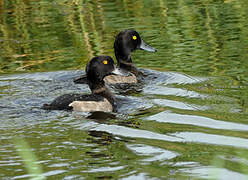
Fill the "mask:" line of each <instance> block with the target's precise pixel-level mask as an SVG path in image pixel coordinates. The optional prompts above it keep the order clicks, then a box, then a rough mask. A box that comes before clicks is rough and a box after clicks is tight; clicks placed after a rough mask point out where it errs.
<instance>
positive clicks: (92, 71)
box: [43, 56, 124, 112]
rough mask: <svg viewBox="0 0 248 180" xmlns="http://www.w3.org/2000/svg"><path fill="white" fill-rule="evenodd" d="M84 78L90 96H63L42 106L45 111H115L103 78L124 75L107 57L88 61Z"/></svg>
mask: <svg viewBox="0 0 248 180" xmlns="http://www.w3.org/2000/svg"><path fill="white" fill-rule="evenodd" d="M85 71H86V78H87V81H88V85H89V88H90V89H91V92H92V94H87V95H82V94H64V95H62V96H59V97H57V98H56V99H55V100H54V101H52V103H51V104H44V105H43V109H46V110H72V109H73V110H74V111H83V112H93V111H104V112H112V111H116V105H115V99H114V97H113V96H112V94H111V93H110V91H109V90H108V89H107V87H106V86H105V83H104V81H103V78H104V77H105V76H107V75H110V74H116V75H124V74H123V73H122V72H121V71H120V69H119V68H116V67H115V65H114V60H113V59H112V58H111V57H109V56H98V57H94V58H92V59H91V60H90V62H89V63H88V64H87V66H86V70H85Z"/></svg>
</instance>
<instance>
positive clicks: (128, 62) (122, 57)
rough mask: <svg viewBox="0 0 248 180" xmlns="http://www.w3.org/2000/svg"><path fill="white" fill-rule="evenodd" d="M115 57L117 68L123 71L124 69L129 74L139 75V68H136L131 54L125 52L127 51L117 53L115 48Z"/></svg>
mask: <svg viewBox="0 0 248 180" xmlns="http://www.w3.org/2000/svg"><path fill="white" fill-rule="evenodd" d="M115 57H116V60H117V66H118V67H120V68H121V69H124V70H126V71H128V72H131V73H133V74H135V75H137V74H138V70H137V68H136V67H135V66H134V64H133V61H132V58H131V52H125V51H120V50H119V51H117V49H116V48H115Z"/></svg>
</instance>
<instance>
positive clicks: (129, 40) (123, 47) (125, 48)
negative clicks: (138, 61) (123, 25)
mask: <svg viewBox="0 0 248 180" xmlns="http://www.w3.org/2000/svg"><path fill="white" fill-rule="evenodd" d="M114 49H115V56H116V59H117V61H118V65H120V64H121V63H122V62H123V63H132V60H131V52H132V51H134V50H136V49H142V50H146V51H150V52H156V51H157V50H156V49H155V48H153V47H151V46H149V45H147V44H146V43H145V42H144V41H143V40H142V39H141V37H140V35H139V33H138V32H136V31H134V30H124V31H121V32H120V33H119V34H118V35H117V36H116V38H115V43H114Z"/></svg>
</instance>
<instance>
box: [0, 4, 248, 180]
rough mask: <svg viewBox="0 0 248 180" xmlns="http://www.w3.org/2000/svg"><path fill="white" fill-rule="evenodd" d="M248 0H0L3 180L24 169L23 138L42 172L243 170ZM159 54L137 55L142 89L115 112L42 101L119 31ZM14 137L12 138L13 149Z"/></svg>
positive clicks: (138, 174)
mask: <svg viewBox="0 0 248 180" xmlns="http://www.w3.org/2000/svg"><path fill="white" fill-rule="evenodd" d="M247 12H248V3H247V2H246V0H239V1H238V0H216V1H213V0H197V1H196V0H188V1H183V0H152V1H149V0H136V1H131V0H123V1H121V0H116V1H114V0H111V1H107V0H96V1H86V0H68V1H66V0H25V1H24V0H2V1H0V134H1V136H0V179H28V178H29V177H31V176H30V174H29V173H28V172H29V171H28V170H27V168H26V167H25V165H24V164H25V163H24V159H23V158H21V156H20V154H21V153H18V152H17V149H18V143H17V140H16V138H17V137H18V138H21V139H23V140H24V141H25V142H27V143H28V144H29V146H30V150H31V151H32V152H33V153H34V154H35V156H36V160H35V161H36V163H38V164H39V165H40V167H41V173H42V175H43V177H45V178H47V179H128V180H129V179H211V178H217V179H225V180H226V179H248V177H247V172H248V158H247V157H248V133H247V132H248V70H247V69H248V21H247V19H248V13H247ZM129 28H132V29H136V30H137V31H138V32H139V33H140V35H141V37H142V38H143V39H144V40H145V41H146V42H147V43H148V44H150V45H151V46H153V47H156V48H157V49H158V52H157V53H149V52H144V51H136V52H135V53H133V54H132V56H133V57H132V58H133V61H134V63H135V64H136V66H137V67H139V68H141V69H142V70H143V71H144V72H145V73H147V74H148V76H147V79H146V82H145V85H143V86H142V87H137V88H140V89H139V90H140V91H138V92H136V91H131V92H129V93H124V94H123V93H122V92H118V91H117V90H116V89H112V91H113V92H114V93H115V94H116V96H117V97H118V99H119V100H120V102H121V104H122V106H121V107H120V109H119V111H118V113H116V114H84V113H74V112H73V113H71V112H64V111H52V112H47V111H44V110H41V109H40V107H41V105H42V104H43V103H48V102H50V101H51V100H52V99H53V98H55V97H57V96H59V95H61V94H65V93H68V92H75V93H76V92H77V93H78V92H82V93H89V89H88V88H87V86H86V85H74V84H73V82H72V79H73V78H74V77H77V76H78V75H80V74H81V73H82V72H81V70H82V69H84V67H85V64H86V63H87V62H88V60H89V59H90V58H92V57H93V56H95V55H101V54H106V55H110V56H114V52H113V42H114V37H115V35H116V34H117V33H118V32H119V31H120V30H123V29H129ZM16 147H17V148H16Z"/></svg>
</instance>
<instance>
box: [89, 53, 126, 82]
mask: <svg viewBox="0 0 248 180" xmlns="http://www.w3.org/2000/svg"><path fill="white" fill-rule="evenodd" d="M85 71H86V77H87V80H88V82H89V85H94V84H95V85H97V84H99V83H103V84H104V81H103V78H104V77H105V76H107V75H110V74H119V75H123V74H122V73H121V72H120V71H119V69H118V68H116V67H115V65H114V60H113V59H112V58H111V57H110V56H97V57H94V58H92V59H91V60H90V62H89V63H88V64H87V66H86V70H85Z"/></svg>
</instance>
